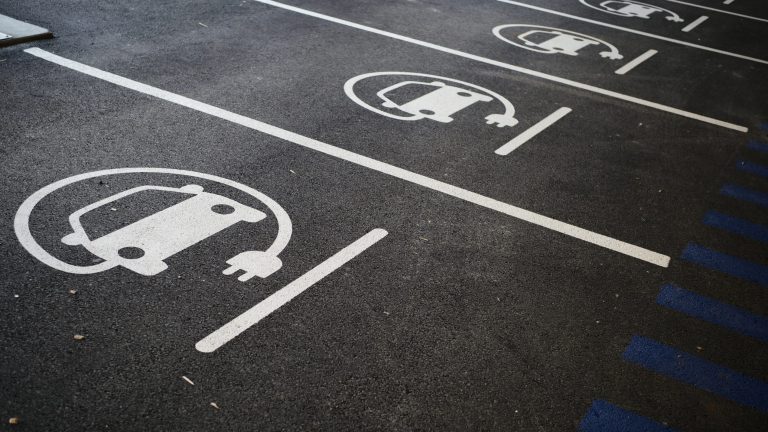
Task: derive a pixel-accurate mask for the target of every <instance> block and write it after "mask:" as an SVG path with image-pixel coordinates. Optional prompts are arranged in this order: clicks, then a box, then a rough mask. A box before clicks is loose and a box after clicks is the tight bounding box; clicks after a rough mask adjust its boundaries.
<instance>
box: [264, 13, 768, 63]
mask: <svg viewBox="0 0 768 432" xmlns="http://www.w3.org/2000/svg"><path fill="white" fill-rule="evenodd" d="M254 1H260V0H254ZM495 1H497V2H501V3H507V4H511V5H515V6H520V7H524V8H528V9H533V10H535V11H539V12H544V13H548V14H552V15H558V16H561V17H565V18H570V19H574V20H577V21H582V22H587V23H590V24H595V25H599V26H601V27H607V28H611V29H614V30H620V31H624V32H628V33H634V34H637V35H641V36H646V37H649V38H654V39H658V40H663V41H665V42H671V43H675V44H678V45H683V46H687V47H689V48H697V49H700V50H704V51H710V52H714V53H718V54H723V55H727V56H731V57H736V58H739V59H742V60H749V61H753V62H756V63H762V64H768V60H763V59H759V58H755V57H750V56H746V55H743V54H737V53H733V52H730V51H725V50H721V49H717V48H712V47H708V46H704V45H698V44H695V43H691V42H686V41H681V40H677V39H672V38H669V37H666V36H660V35H657V34H653V33H647V32H644V31H640V30H635V29H631V28H628V27H622V26H617V25H614V24H608V23H604V22H602V21H596V20H593V19H589V18H584V17H580V16H578V15H571V14H568V13H565V12H558V11H556V10H552V9H547V8H543V7H539V6H533V5H529V4H525V3H520V2H517V1H513V0H495Z"/></svg>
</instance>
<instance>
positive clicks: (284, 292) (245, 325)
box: [195, 228, 388, 353]
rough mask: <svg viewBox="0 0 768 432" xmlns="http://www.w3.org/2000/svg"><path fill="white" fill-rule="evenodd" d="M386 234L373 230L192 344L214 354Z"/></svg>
mask: <svg viewBox="0 0 768 432" xmlns="http://www.w3.org/2000/svg"><path fill="white" fill-rule="evenodd" d="M387 234H388V233H387V231H386V230H383V229H381V228H376V229H374V230H372V231H371V232H369V233H368V234H366V235H364V236H362V237H360V238H359V239H357V240H356V241H355V242H354V243H352V244H350V245H349V246H347V247H345V248H344V249H342V250H340V251H339V252H337V253H336V254H334V255H333V256H332V257H330V258H328V259H327V260H325V261H323V262H322V263H320V264H319V265H318V266H317V267H315V268H313V269H312V270H310V271H308V272H306V273H304V274H303V275H302V276H300V277H299V278H298V279H296V280H294V281H293V282H291V283H289V284H288V285H286V286H285V287H283V288H281V289H280V290H278V291H277V292H275V293H274V294H272V295H270V296H269V297H267V298H265V299H264V300H262V301H260V302H259V303H258V304H256V306H254V307H252V308H250V309H248V310H247V311H245V312H243V313H242V314H240V315H239V316H238V317H236V318H235V319H233V320H232V321H230V322H228V323H226V324H224V325H223V326H222V327H221V328H219V329H218V330H216V331H215V332H213V333H211V334H209V335H208V336H206V337H204V338H203V339H201V340H200V342H198V343H196V344H195V348H196V349H197V350H198V351H200V352H204V353H211V352H214V351H216V350H217V349H219V348H221V347H222V346H224V344H226V343H227V342H229V341H231V340H232V339H234V338H235V337H237V336H238V335H239V334H240V333H242V332H244V331H246V330H248V329H249V328H251V327H253V326H254V325H255V324H256V323H258V322H259V321H261V320H262V319H264V318H266V317H267V316H269V314H271V313H272V312H274V311H276V310H277V309H279V308H280V307H281V306H283V305H285V304H286V303H288V302H289V301H291V300H293V299H294V298H295V297H296V296H298V295H299V294H301V293H303V292H304V291H306V290H307V289H308V288H309V287H311V286H312V285H314V284H316V283H317V282H319V281H320V280H321V279H323V278H324V277H326V276H328V275H329V274H331V273H333V272H334V271H335V270H336V269H338V268H339V267H341V266H343V265H344V264H346V263H348V262H349V261H351V260H352V259H353V258H355V257H356V256H358V255H360V254H361V253H363V252H364V251H365V250H366V249H368V248H369V247H371V246H373V245H374V244H376V243H377V242H378V241H379V240H381V239H383V238H384V237H386V236H387Z"/></svg>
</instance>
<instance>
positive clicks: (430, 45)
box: [254, 0, 768, 132]
mask: <svg viewBox="0 0 768 432" xmlns="http://www.w3.org/2000/svg"><path fill="white" fill-rule="evenodd" d="M254 1H256V2H259V3H264V4H268V5H271V6H275V7H278V8H281V9H285V10H289V11H291V12H296V13H299V14H302V15H307V16H311V17H314V18H319V19H322V20H326V21H330V22H333V23H336V24H341V25H344V26H348V27H352V28H356V29H358V30H363V31H367V32H371V33H375V34H378V35H381V36H386V37H390V38H393V39H397V40H400V41H403V42H408V43H412V44H415V45H419V46H423V47H426V48H430V49H434V50H437V51H442V52H444V53H448V54H452V55H455V56H459V57H464V58H467V59H470V60H475V61H478V62H481V63H485V64H489V65H493V66H498V67H501V68H504V69H508V70H511V71H515V72H519V73H522V74H526V75H531V76H535V77H537V78H542V79H545V80H548V81H553V82H556V83H559V84H563V85H566V86H569V87H575V88H578V89H581V90H586V91H588V92H592V93H597V94H601V95H603V96H608V97H611V98H614V99H619V100H622V101H625V102H630V103H634V104H637V105H642V106H645V107H648V108H653V109H657V110H659V111H664V112H668V113H672V114H677V115H679V116H682V117H687V118H690V119H694V120H699V121H702V122H704V123H709V124H713V125H716V126H721V127H724V128H727V129H733V130H736V131H739V132H747V130H748V129H747V128H746V127H744V126H740V125H736V124H733V123H728V122H726V121H723V120H717V119H714V118H711V117H707V116H703V115H701V114H695V113H692V112H689V111H684V110H681V109H678V108H673V107H670V106H667V105H662V104H660V103H656V102H651V101H648V100H645V99H641V98H638V97H634V96H629V95H625V94H622V93H618V92H615V91H612V90H606V89H603V88H600V87H595V86H592V85H589V84H584V83H580V82H577V81H571V80H569V79H566V78H560V77H558V76H554V75H550V74H546V73H543V72H538V71H535V70H532V69H526V68H523V67H520V66H515V65H512V64H509V63H504V62H500V61H497V60H491V59H489V58H486V57H481V56H478V55H474V54H469V53H466V52H464V51H459V50H455V49H452V48H447V47H444V46H442V45H437V44H433V43H430V42H424V41H422V40H419V39H414V38H411V37H408V36H403V35H399V34H397V33H391V32H388V31H384V30H379V29H377V28H373V27H368V26H365V25H362V24H357V23H354V22H351V21H346V20H343V19H339V18H334V17H332V16H328V15H323V14H320V13H317V12H312V11H309V10H306V9H301V8H297V7H294V6H289V5H286V4H283V3H278V2H275V1H272V0H254ZM766 64H768V62H766Z"/></svg>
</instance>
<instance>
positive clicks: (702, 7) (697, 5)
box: [667, 0, 768, 22]
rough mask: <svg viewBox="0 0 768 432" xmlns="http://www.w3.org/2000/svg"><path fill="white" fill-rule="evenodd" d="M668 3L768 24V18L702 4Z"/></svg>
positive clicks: (678, 0) (673, 1) (726, 1)
mask: <svg viewBox="0 0 768 432" xmlns="http://www.w3.org/2000/svg"><path fill="white" fill-rule="evenodd" d="M667 1H668V2H672V3H679V4H683V5H686V6H690V7H695V8H699V9H705V10H708V11H713V12H719V13H724V14H728V15H733V16H737V17H740V18H746V19H751V20H755V21H762V22H768V18H760V17H756V16H751V15H744V14H740V13H736V12H731V11H727V10H722V9H716V8H713V7H709V6H702V5H700V4H694V3H688V2H684V1H680V0H667ZM723 3H724V4H731V3H733V0H725V1H724V2H723Z"/></svg>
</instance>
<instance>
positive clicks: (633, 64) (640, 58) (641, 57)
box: [616, 50, 658, 75]
mask: <svg viewBox="0 0 768 432" xmlns="http://www.w3.org/2000/svg"><path fill="white" fill-rule="evenodd" d="M657 53H658V51H656V50H648V51H646V52H644V53H642V54H640V55H639V56H637V58H636V59H634V60H632V61H631V62H629V63H627V64H625V65H624V66H622V67H620V68H618V69H616V73H617V74H619V75H624V74H626V73H627V72H629V71H631V70H632V69H634V68H636V67H637V66H638V65H639V64H640V63H642V62H644V61H646V60H648V59H649V58H651V57H653V56H655V55H656V54H657Z"/></svg>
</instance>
